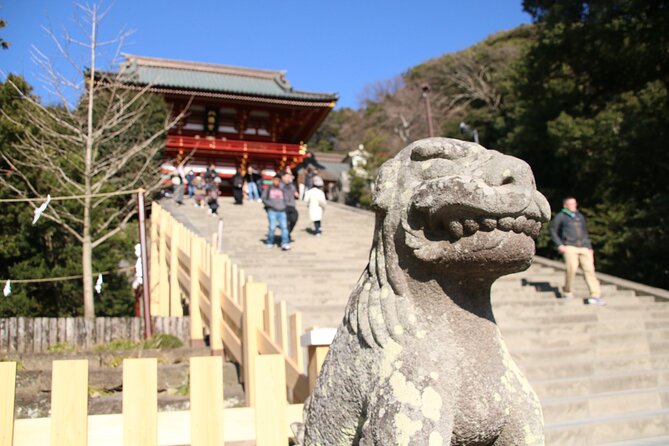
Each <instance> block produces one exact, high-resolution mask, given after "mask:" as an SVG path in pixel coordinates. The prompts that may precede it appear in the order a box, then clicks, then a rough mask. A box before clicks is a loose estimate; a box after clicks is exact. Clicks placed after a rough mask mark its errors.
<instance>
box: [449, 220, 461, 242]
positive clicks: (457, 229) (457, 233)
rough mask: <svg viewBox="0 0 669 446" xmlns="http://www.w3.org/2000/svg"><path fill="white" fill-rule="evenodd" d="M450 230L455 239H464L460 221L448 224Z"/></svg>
mask: <svg viewBox="0 0 669 446" xmlns="http://www.w3.org/2000/svg"><path fill="white" fill-rule="evenodd" d="M448 230H449V232H450V233H451V237H453V238H454V239H456V240H457V239H459V238H462V236H463V235H464V228H463V227H462V223H460V222H459V221H452V222H450V223H449V224H448Z"/></svg>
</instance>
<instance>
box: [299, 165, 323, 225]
mask: <svg viewBox="0 0 669 446" xmlns="http://www.w3.org/2000/svg"><path fill="white" fill-rule="evenodd" d="M304 201H305V202H306V203H307V207H308V208H309V219H310V220H311V221H313V222H314V235H315V236H317V237H320V235H321V233H322V232H321V220H323V210H324V209H325V203H326V201H325V193H324V192H323V179H322V178H321V177H318V176H316V177H314V178H313V187H312V188H311V189H309V190H308V191H307V193H306V194H304Z"/></svg>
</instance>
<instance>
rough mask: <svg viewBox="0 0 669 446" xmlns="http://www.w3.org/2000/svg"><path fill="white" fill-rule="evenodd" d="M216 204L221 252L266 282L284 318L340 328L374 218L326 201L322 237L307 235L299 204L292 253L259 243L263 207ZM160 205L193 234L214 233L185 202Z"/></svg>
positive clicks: (208, 219)
mask: <svg viewBox="0 0 669 446" xmlns="http://www.w3.org/2000/svg"><path fill="white" fill-rule="evenodd" d="M219 202H220V204H221V208H220V209H219V213H220V215H221V218H222V219H223V228H224V229H223V251H224V252H225V253H226V254H228V255H229V256H230V258H231V259H232V261H233V262H235V263H237V265H239V266H240V267H241V268H243V269H244V270H245V271H246V273H247V274H249V275H251V276H253V278H254V279H255V280H257V281H258V282H264V283H267V286H268V287H269V289H271V290H273V291H274V295H275V299H276V300H277V301H278V300H285V301H286V302H287V303H288V307H289V308H288V310H289V314H290V313H291V312H292V311H294V310H300V311H302V313H303V326H304V327H305V328H306V327H310V326H314V325H316V326H321V327H322V326H331V327H336V326H337V325H339V322H340V321H341V318H342V316H343V310H344V306H345V305H346V301H347V300H348V297H349V294H350V292H351V290H352V289H353V286H354V285H355V283H356V282H357V281H358V278H359V277H360V274H361V273H362V271H363V269H364V268H365V266H366V265H367V260H368V256H369V249H370V247H371V243H372V234H373V230H374V216H373V214H371V213H369V212H365V211H360V210H357V209H354V208H350V207H347V206H343V205H340V204H337V203H328V206H327V209H326V211H325V215H324V217H323V235H322V236H321V237H316V236H314V235H312V234H310V233H309V232H307V228H311V227H312V223H311V221H310V220H309V216H308V212H307V209H306V206H305V205H304V203H302V202H299V203H298V212H299V214H300V217H299V220H298V222H297V225H296V226H295V229H294V230H293V234H292V237H293V239H294V241H293V243H291V247H292V249H291V250H290V251H282V250H281V249H280V248H279V247H278V246H275V247H274V248H273V249H268V248H266V247H265V245H264V239H265V235H266V233H267V217H266V214H265V211H264V209H263V206H262V203H257V202H248V201H245V202H244V204H243V205H242V206H236V205H234V204H233V200H232V198H231V197H221V198H220V199H219ZM160 204H161V206H163V207H164V208H165V209H167V210H169V211H170V212H171V213H172V214H173V215H174V216H175V217H176V218H177V219H178V220H180V221H181V222H183V223H184V224H186V225H187V226H190V227H191V228H193V229H194V230H195V231H197V232H198V233H200V234H202V235H207V236H208V237H211V236H212V235H213V234H214V233H215V232H216V229H217V225H218V218H217V217H215V216H212V215H209V214H208V213H207V211H206V209H204V208H196V207H194V206H193V205H192V202H190V201H189V200H186V204H184V205H183V206H181V207H179V208H178V211H175V209H176V208H177V206H175V204H174V201H173V200H171V199H165V200H163V201H161V203H160ZM277 235H278V231H277ZM277 239H278V237H277Z"/></svg>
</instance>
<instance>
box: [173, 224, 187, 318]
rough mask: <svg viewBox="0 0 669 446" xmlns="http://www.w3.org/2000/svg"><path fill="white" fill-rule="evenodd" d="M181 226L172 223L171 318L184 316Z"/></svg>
mask: <svg viewBox="0 0 669 446" xmlns="http://www.w3.org/2000/svg"><path fill="white" fill-rule="evenodd" d="M180 236H181V225H180V224H177V223H176V221H173V222H172V237H171V238H170V239H171V240H172V250H171V251H170V306H169V316H170V317H174V316H177V317H181V316H183V315H184V312H183V308H182V307H181V289H180V288H179V245H180V239H181V237H180Z"/></svg>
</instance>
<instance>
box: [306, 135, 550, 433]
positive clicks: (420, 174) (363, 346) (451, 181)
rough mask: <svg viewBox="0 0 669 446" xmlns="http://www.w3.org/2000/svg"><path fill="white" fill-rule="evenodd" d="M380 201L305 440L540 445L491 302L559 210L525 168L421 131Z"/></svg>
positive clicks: (531, 399) (398, 160)
mask: <svg viewBox="0 0 669 446" xmlns="http://www.w3.org/2000/svg"><path fill="white" fill-rule="evenodd" d="M372 206H373V208H374V210H375V212H376V229H375V231H374V241H373V245H372V249H371V252H370V258H369V264H368V266H367V268H366V269H365V271H364V272H363V274H362V276H361V278H360V280H359V282H358V284H357V285H356V287H355V289H354V290H353V293H352V294H351V297H350V299H349V302H348V305H347V307H346V312H345V316H344V319H343V321H342V324H341V326H340V327H339V330H338V332H337V335H336V337H335V339H334V341H333V343H332V345H331V347H330V351H329V353H328V355H327V358H326V360H325V363H324V365H323V368H322V371H321V374H320V376H319V378H318V382H317V385H316V389H315V390H314V392H313V394H312V396H311V397H310V400H309V402H308V403H307V405H306V406H305V426H304V429H305V430H304V439H303V442H304V444H305V445H308V446H311V445H323V446H334V445H364V446H369V445H426V446H440V445H444V446H447V445H492V444H494V445H540V444H543V443H544V438H543V416H542V413H541V406H540V405H539V401H538V398H537V396H536V394H535V393H534V391H533V390H532V388H531V387H530V385H529V384H528V382H527V380H526V379H525V377H524V376H523V375H522V374H521V372H520V370H519V369H518V368H517V366H516V365H515V363H514V361H513V360H512V359H511V356H510V355H509V352H508V351H507V348H506V346H505V344H504V340H503V339H502V335H501V334H500V331H499V329H498V327H497V325H496V324H495V318H494V316H493V311H492V306H491V303H490V287H491V285H492V283H493V282H494V281H495V280H496V279H497V278H499V277H500V276H502V275H505V274H509V273H512V272H517V271H521V270H524V269H526V268H528V267H529V265H530V263H531V259H532V256H533V255H534V239H535V238H536V237H537V235H538V234H539V230H540V229H541V223H542V222H546V221H547V220H548V219H549V216H550V208H549V205H548V202H547V201H546V199H545V198H544V196H543V195H541V194H540V193H539V192H538V191H537V190H536V186H535V183H534V177H533V175H532V171H531V170H530V167H529V166H528V165H527V164H526V163H525V162H523V161H521V160H518V159H516V158H513V157H511V156H506V155H503V154H501V153H499V152H496V151H493V150H486V149H485V148H483V147H481V146H480V145H478V144H474V143H469V142H464V141H459V140H455V139H446V138H429V139H424V140H421V141H417V142H415V143H413V144H411V145H409V146H408V147H406V148H404V149H403V150H402V151H401V152H399V153H398V154H397V156H395V158H393V159H391V160H389V161H387V162H386V163H385V164H384V165H383V166H382V167H381V169H380V172H379V175H378V178H377V180H376V184H375V188H374V197H373V204H372Z"/></svg>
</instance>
